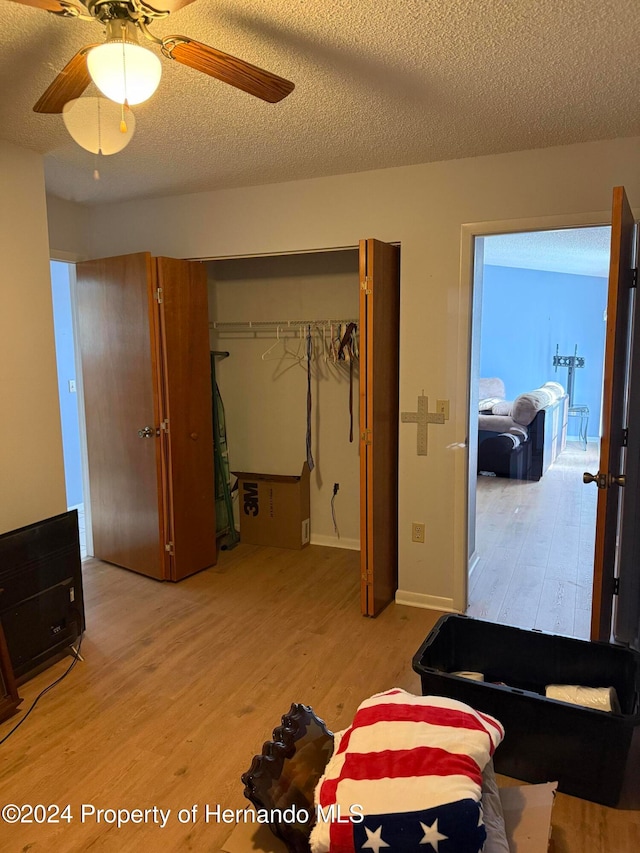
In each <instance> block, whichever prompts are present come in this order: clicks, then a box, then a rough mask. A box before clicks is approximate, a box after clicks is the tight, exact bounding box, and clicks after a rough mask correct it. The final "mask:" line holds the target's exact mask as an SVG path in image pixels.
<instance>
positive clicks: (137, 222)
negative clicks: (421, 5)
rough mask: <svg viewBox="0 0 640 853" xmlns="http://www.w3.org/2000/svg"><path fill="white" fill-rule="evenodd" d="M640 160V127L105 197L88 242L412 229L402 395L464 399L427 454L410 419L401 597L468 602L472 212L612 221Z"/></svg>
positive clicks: (172, 242) (209, 243)
mask: <svg viewBox="0 0 640 853" xmlns="http://www.w3.org/2000/svg"><path fill="white" fill-rule="evenodd" d="M639 162H640V140H639V139H637V138H634V139H619V140H611V141H605V142H594V143H585V144H581V145H571V146H565V147H558V148H549V149H540V150H535V151H525V152H517V153H512V154H502V155H495V156H488V157H478V158H471V159H467V160H457V161H448V162H442V163H433V164H426V165H420V166H407V167H402V168H397V169H387V170H381V171H376V172H363V173H358V174H351V175H344V176H339V177H330V178H324V179H316V180H308V181H296V182H291V183H284V184H275V185H269V186H261V187H253V188H248V189H236V190H224V191H220V192H208V193H199V194H193V195H186V196H180V197H171V198H165V199H160V200H145V201H139V202H132V203H130V204H118V205H109V206H102V207H99V208H94V209H93V210H92V212H91V220H90V225H91V242H90V245H89V250H90V252H91V254H92V256H94V257H99V256H101V255H113V254H119V253H124V252H134V251H140V250H143V249H145V250H148V251H151V252H152V253H154V254H167V255H174V256H176V257H190V258H203V257H220V256H225V255H227V256H228V255H244V254H251V253H266V254H273V253H277V252H289V251H296V250H302V249H307V250H308V249H324V248H329V247H337V246H353V245H355V244H356V242H357V241H358V239H360V238H362V237H376V238H378V239H380V240H386V241H398V242H400V243H401V246H402V260H401V329H400V331H401V347H400V374H401V375H400V409H401V410H402V411H415V409H416V403H417V397H418V395H419V394H420V393H421V392H422V390H423V389H424V393H425V394H426V395H427V396H428V397H429V403H430V407H431V408H432V409H433V406H434V403H435V400H436V398H438V399H449V400H450V401H451V417H450V420H449V421H448V422H447V423H446V424H445V425H443V426H432V427H429V455H428V456H426V457H425V456H420V457H419V456H417V455H416V435H415V430H416V427H415V425H412V424H401V425H400V459H399V465H400V483H399V517H400V529H399V542H400V544H399V585H400V590H401V592H400V594H399V598H400V599H401V600H404V601H411V602H413V603H416V604H423V605H433V606H442V607H447V606H452V607H460V606H461V603H462V599H463V596H464V583H463V578H464V577H465V575H466V562H467V552H466V542H467V533H466V521H467V519H466V500H467V489H466V482H467V463H466V458H467V450H466V446H465V444H466V441H467V434H468V401H467V397H468V361H469V347H468V342H469V304H470V278H469V264H470V258H469V245H468V230H469V229H467V228H464V227H463V226H465V225H467V224H469V223H485V225H486V229H487V232H491V229H492V227H493V228H495V225H493V223H494V222H495V220H509V221H511V222H512V223H513V228H514V229H515V228H517V227H518V223H519V222H520V221H522V222H521V226H520V227H522V229H523V230H526V229H531V227H532V222H533V221H534V220H535V221H536V222H538V223H539V222H540V218H541V217H549V219H548V222H549V226H550V227H557V226H558V225H559V224H560V223H563V222H564V220H565V218H566V220H567V223H566V224H578V223H579V221H581V220H582V218H585V219H586V221H588V222H589V223H590V224H595V223H606V222H607V221H608V220H607V216H608V214H607V213H606V211H607V210H608V209H609V208H610V206H611V189H612V187H613V186H615V185H617V184H624V185H626V187H627V191H628V194H629V197H630V200H631V203H632V204H634V203H635V204H640V169H639V168H638V164H639ZM594 214H595V215H594ZM485 225H483V226H478V228H477V229H476V230H478V229H480V231H479V233H482V228H483V227H485ZM502 227H505V228H507V226H506V225H505V226H502ZM465 241H466V242H465ZM412 521H424V522H425V523H426V542H425V544H424V545H421V544H414V543H412V542H411V541H410V535H411V522H412Z"/></svg>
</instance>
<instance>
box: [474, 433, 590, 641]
mask: <svg viewBox="0 0 640 853" xmlns="http://www.w3.org/2000/svg"><path fill="white" fill-rule="evenodd" d="M597 470H598V444H597V442H596V441H590V442H589V443H588V447H587V450H586V451H585V450H583V445H582V443H581V442H577V441H570V442H568V443H567V448H566V450H564V451H563V452H562V453H561V454H560V455H559V456H558V458H557V460H556V461H555V462H554V463H553V465H552V466H551V467H550V468H549V469H548V470H547V471H546V472H545V474H544V475H543V477H542V479H541V480H540V481H539V482H537V483H535V482H529V481H527V480H509V479H507V478H504V477H487V476H479V477H478V482H477V492H476V499H477V514H476V550H477V553H478V555H479V558H480V559H479V562H478V564H477V565H476V567H475V569H474V570H473V572H472V574H471V578H470V582H469V608H468V610H467V613H468V615H469V616H476V617H478V618H481V619H487V620H489V621H491V622H500V623H502V624H505V625H514V626H516V627H519V628H539V629H541V630H543V631H549V632H550V633H553V634H563V635H565V636H569V637H577V638H578V639H585V640H586V639H588V638H589V636H590V618H591V589H592V582H593V546H594V538H595V518H596V500H597V491H598V490H597V489H596V488H595V486H585V485H584V484H583V482H582V474H583V472H584V471H591V472H596V471H597Z"/></svg>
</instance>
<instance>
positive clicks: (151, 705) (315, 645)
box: [0, 545, 640, 853]
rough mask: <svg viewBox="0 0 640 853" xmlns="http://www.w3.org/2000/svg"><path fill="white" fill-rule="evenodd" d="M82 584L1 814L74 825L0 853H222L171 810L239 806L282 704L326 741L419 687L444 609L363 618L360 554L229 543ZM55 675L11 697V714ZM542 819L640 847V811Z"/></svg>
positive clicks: (602, 852) (593, 842) (576, 804)
mask: <svg viewBox="0 0 640 853" xmlns="http://www.w3.org/2000/svg"><path fill="white" fill-rule="evenodd" d="M84 578H85V596H86V615H87V626H88V627H87V631H86V635H85V638H84V641H83V644H82V654H83V656H84V658H85V660H84V662H83V663H79V664H78V665H77V666H76V667H75V668H74V670H73V671H72V672H71V673H70V675H69V676H68V677H67V678H66V679H65V680H64V681H62V682H61V683H60V684H59V685H57V686H56V687H55V688H54V689H53V690H52V691H51V692H50V693H48V694H47V695H46V696H44V697H43V698H42V699H41V700H40V702H39V704H38V705H37V707H36V708H35V710H34V711H33V713H32V714H31V716H30V717H29V718H28V719H27V720H26V722H25V723H24V725H23V726H22V727H21V728H19V729H18V730H17V731H16V732H15V733H14V734H13V735H12V736H11V737H10V738H9V740H8V741H7V742H6V743H5V744H4V745H3V746H2V747H0V801H2V804H4V803H16V804H23V803H31V804H36V803H42V804H45V805H48V804H57V805H58V806H60V807H61V808H62V807H64V806H65V805H66V804H67V803H69V804H70V805H71V813H72V815H73V820H72V822H71V823H69V824H67V823H65V822H61V823H59V824H50V825H36V824H27V825H11V826H8V825H3V826H2V827H1V828H0V850H2V851H3V853H14V851H15V853H25V851H27V850H29V851H30V853H43V851H46V853H52V851H55V853H77V851H96V850H100V851H103V850H104V851H117V853H128V851H136V853H137V851H140V850H145V851H149V853H156V851H162V853H172V851H189V850H191V851H207V852H208V851H219V850H220V849H221V847H222V845H223V844H224V842H225V840H226V839H227V837H228V836H229V835H230V834H231V832H232V831H233V826H229V825H224V824H216V823H209V824H205V823H204V821H203V820H202V818H199V819H197V820H196V822H195V823H193V824H192V823H186V824H184V825H183V824H180V823H179V821H178V819H177V812H178V810H179V809H191V807H192V806H193V805H194V804H198V806H199V808H200V810H201V811H202V809H203V807H204V804H205V803H206V804H209V805H210V806H211V807H214V806H215V805H216V804H218V803H219V804H221V806H222V807H223V808H232V809H235V808H243V807H245V806H246V805H247V801H246V800H245V799H244V797H243V794H242V785H241V783H240V775H241V773H242V772H243V771H244V770H246V769H247V768H248V766H249V764H250V762H251V757H252V756H253V754H254V753H255V752H258V751H259V750H260V748H261V746H262V743H263V741H264V740H266V739H267V738H268V737H269V736H270V734H271V730H272V729H273V727H274V726H275V725H276V724H277V723H278V722H279V719H280V716H281V714H282V713H283V711H285V710H288V708H289V705H290V703H291V702H292V701H302V702H306V703H308V704H311V705H312V706H313V707H314V708H315V710H316V712H317V713H318V714H319V715H320V716H322V717H323V718H324V719H325V720H326V721H327V724H328V725H329V727H330V728H332V729H334V730H336V729H339V728H342V727H344V726H345V725H347V723H348V722H349V720H350V718H351V716H352V714H353V712H354V711H355V708H356V706H357V705H358V703H359V702H360V701H362V699H364V698H365V697H367V696H369V695H370V694H372V693H374V692H377V691H380V690H383V689H386V688H390V687H392V686H396V685H397V686H400V687H404V688H405V689H408V690H411V691H413V692H416V693H419V692H420V682H419V678H418V676H417V675H416V674H415V673H414V672H413V671H412V668H411V658H412V655H413V654H414V652H415V651H416V650H417V649H418V647H419V646H420V644H421V642H422V640H423V639H424V637H425V636H426V634H427V633H428V631H429V630H430V628H431V627H432V625H433V624H434V622H435V620H436V618H437V616H438V615H439V614H437V613H435V612H432V611H428V610H420V609H415V608H409V607H402V606H395V605H391V606H389V607H388V608H387V609H386V610H385V611H384V612H383V613H382V614H381V615H380V616H379V617H378V618H376V619H366V618H363V617H362V616H360V614H359V570H358V554H357V553H355V552H352V551H346V550H339V549H334V548H322V547H320V546H310V547H309V548H306V549H304V550H303V551H301V552H298V551H283V550H277V549H267V548H258V547H255V546H250V545H240V546H238V547H237V548H236V549H234V550H233V551H230V552H226V553H223V554H221V555H220V562H219V565H218V566H217V567H216V568H215V569H211V570H208V571H206V572H202V573H201V574H199V575H197V576H195V577H193V578H190V579H188V580H186V581H183V582H181V583H180V584H177V585H170V584H162V583H158V582H156V581H153V580H150V579H147V578H144V577H140V576H137V575H135V574H132V573H130V572H127V571H125V570H123V569H118V568H116V567H114V566H110V565H106V564H104V563H100V562H99V561H96V560H87V561H85V562H84ZM66 666H67V661H60V662H58V663H56V664H55V665H54V666H53V667H51V668H49V669H48V670H46V671H45V672H43V673H41V674H40V675H38V676H37V677H36V678H34V679H32V680H31V681H28V682H27V683H26V684H24V685H22V687H21V688H20V692H21V695H22V696H23V697H24V700H25V701H24V703H23V707H24V708H25V709H26V708H28V707H29V705H30V703H31V701H32V700H33V698H34V697H35V696H36V695H37V693H38V692H39V691H40V690H41V689H42V688H43V687H45V686H46V685H48V684H49V683H50V682H51V681H53V679H54V678H55V677H56V676H58V675H60V674H62V672H64V670H65V669H66ZM17 719H18V718H17V717H14V718H13V719H12V720H9V721H6V722H5V723H3V724H2V725H1V726H0V738H1V737H2V736H4V734H5V733H6V732H8V730H9V729H10V728H11V726H12V725H13V723H14V722H15V721H16V720H17ZM541 748H543V747H542V745H541ZM502 781H503V782H507V781H508V780H502ZM83 803H85V804H92V805H93V806H95V807H96V808H101V809H107V808H114V809H117V808H128V809H132V808H141V809H145V808H152V807H153V806H158V807H159V808H163V809H171V810H172V811H171V815H170V817H169V820H168V822H167V825H166V826H165V827H164V829H161V828H160V827H159V826H157V825H153V824H148V825H144V824H142V825H131V824H129V825H127V826H124V827H122V828H120V829H118V828H117V827H116V826H113V825H109V824H105V823H98V822H97V821H96V818H95V816H93V817H89V819H88V820H87V821H86V822H85V823H84V824H83V823H81V822H80V819H79V815H80V807H81V804H83ZM553 823H554V839H555V844H556V846H555V853H584V851H585V850H587V849H588V850H589V851H590V853H636V851H638V850H640V812H638V811H624V810H613V809H607V808H603V807H600V806H597V805H594V804H593V803H587V802H583V801H581V800H576V799H574V798H572V797H567V796H563V795H558V797H557V799H556V803H555V806H554V816H553Z"/></svg>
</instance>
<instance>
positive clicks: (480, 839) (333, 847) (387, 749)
mask: <svg viewBox="0 0 640 853" xmlns="http://www.w3.org/2000/svg"><path fill="white" fill-rule="evenodd" d="M503 736H504V730H503V728H502V725H501V724H500V723H499V722H498V721H497V720H495V719H494V718H493V717H490V716H488V715H487V714H481V713H479V712H478V711H475V710H474V709H473V708H471V707H469V706H468V705H465V704H464V703H463V702H458V701H456V700H455V699H448V698H445V697H441V696H413V695H412V694H410V693H407V692H406V691H404V690H400V689H397V688H396V689H393V690H388V691H386V692H385V693H379V694H376V695H375V696H372V697H371V698H370V699H367V700H366V701H365V702H363V703H362V704H361V705H360V706H359V708H358V710H357V712H356V715H355V717H354V719H353V722H352V724H351V725H350V726H349V728H348V729H345V730H344V731H342V732H337V733H336V735H335V749H334V753H333V756H332V758H331V759H330V761H329V763H328V765H327V768H326V771H325V774H324V775H323V777H322V778H321V779H320V782H319V783H318V786H317V788H316V818H317V821H316V825H315V826H314V828H313V831H312V833H311V839H310V843H311V850H312V853H359V852H360V851H375V853H382V851H383V853H434V852H435V853H479V851H481V850H482V848H483V845H484V842H485V839H486V831H485V828H484V824H483V819H482V805H481V788H482V771H483V769H484V767H485V765H486V764H487V763H488V761H489V759H490V758H491V756H492V755H493V752H494V750H495V748H496V747H497V746H498V744H499V743H500V741H501V740H502V738H503Z"/></svg>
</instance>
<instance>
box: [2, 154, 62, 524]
mask: <svg viewBox="0 0 640 853" xmlns="http://www.w3.org/2000/svg"><path fill="white" fill-rule="evenodd" d="M0 186H1V187H2V190H3V197H4V202H3V204H2V205H1V206H0V257H1V258H2V284H1V285H0V292H1V294H2V299H1V303H0V305H1V307H0V400H1V405H2V415H1V417H0V532H5V531H7V530H13V529H15V528H16V527H22V526H23V525H25V524H30V523H31V522H34V521H39V520H40V519H43V518H48V517H49V516H51V515H55V514H57V513H59V512H64V510H65V509H66V500H65V485H64V466H63V459H62V436H61V430H60V410H59V406H58V381H57V375H56V356H55V345H54V337H53V312H52V299H51V279H50V274H49V243H48V237H47V210H46V205H45V194H44V172H43V168H42V158H41V157H40V155H39V154H35V153H34V152H32V151H26V150H24V149H21V148H17V147H16V146H14V145H9V144H8V143H5V142H0Z"/></svg>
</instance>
